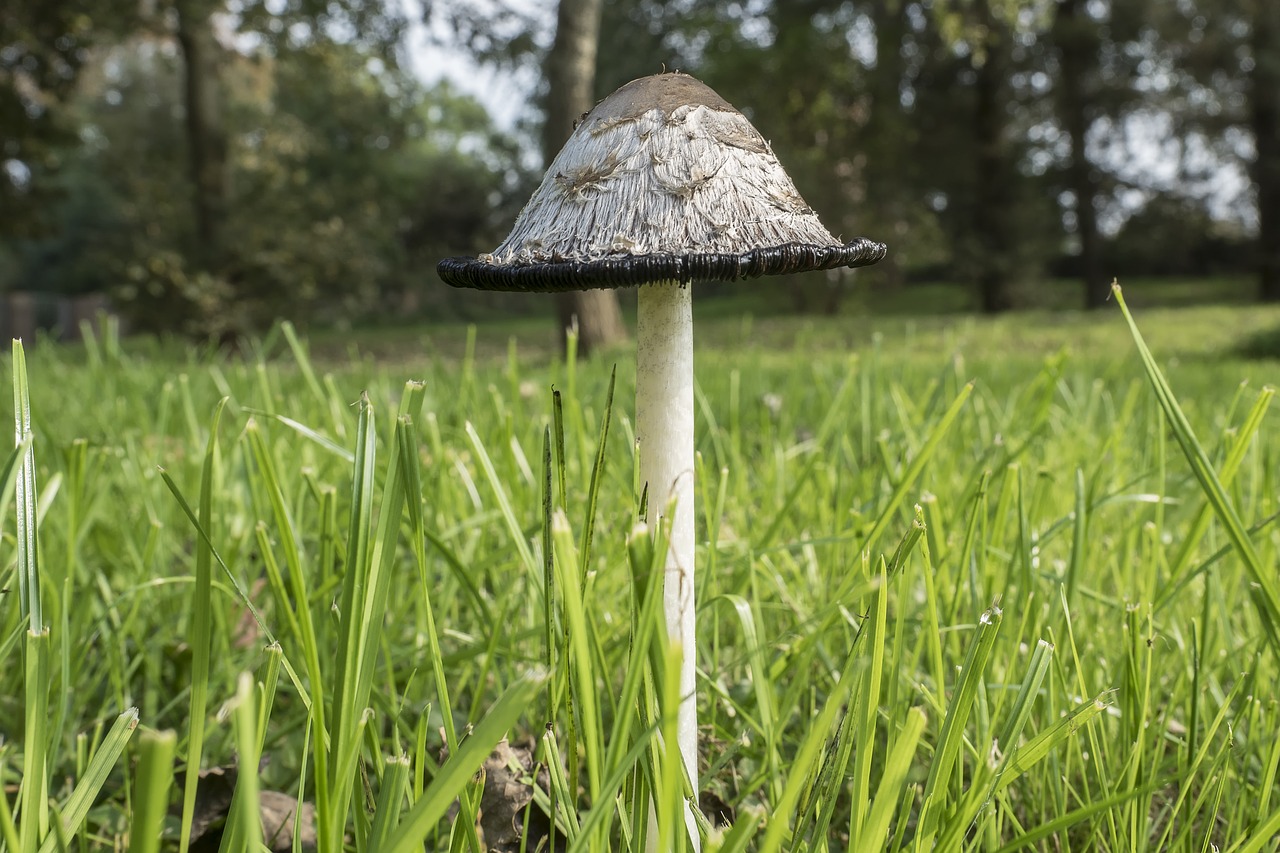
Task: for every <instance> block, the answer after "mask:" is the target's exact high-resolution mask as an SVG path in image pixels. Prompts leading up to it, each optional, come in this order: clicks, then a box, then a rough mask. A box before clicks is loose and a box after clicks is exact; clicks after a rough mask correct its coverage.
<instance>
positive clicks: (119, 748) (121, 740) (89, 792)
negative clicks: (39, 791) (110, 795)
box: [40, 708, 138, 853]
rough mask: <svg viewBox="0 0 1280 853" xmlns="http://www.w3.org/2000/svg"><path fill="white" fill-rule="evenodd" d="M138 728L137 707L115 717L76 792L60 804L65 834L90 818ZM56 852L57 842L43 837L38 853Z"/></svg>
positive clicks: (51, 836) (53, 838) (50, 837)
mask: <svg viewBox="0 0 1280 853" xmlns="http://www.w3.org/2000/svg"><path fill="white" fill-rule="evenodd" d="M137 727H138V709H137V708H130V709H129V710H127V711H125V712H124V713H123V714H121V715H120V716H118V717H116V721H115V723H114V724H113V725H112V726H111V731H109V732H108V733H107V735H106V737H104V738H103V739H102V743H101V744H99V745H98V749H97V751H95V752H94V754H93V758H92V759H91V760H90V761H89V766H88V767H86V768H85V771H84V774H83V775H82V776H81V777H80V781H79V782H78V783H77V784H76V787H75V790H74V791H72V792H71V796H70V797H68V798H67V801H66V802H65V803H63V804H62V815H61V821H62V827H63V829H64V830H65V831H66V832H68V833H72V832H76V831H77V830H78V828H79V827H80V824H82V823H83V822H84V819H85V818H86V817H88V816H89V809H90V808H91V807H92V806H93V803H94V801H95V800H96V799H97V798H98V794H99V793H100V792H101V791H102V788H103V786H104V785H106V783H107V780H108V779H109V778H110V777H111V773H112V770H113V769H114V768H115V766H116V762H118V761H119V760H120V756H121V755H122V754H124V749H125V747H126V746H127V745H128V744H129V738H130V737H132V736H133V730H134V729H136V728H137ZM57 849H58V840H57V838H56V837H55V836H53V835H50V836H48V837H47V838H45V840H44V844H42V845H41V846H40V853H53V851H54V850H57Z"/></svg>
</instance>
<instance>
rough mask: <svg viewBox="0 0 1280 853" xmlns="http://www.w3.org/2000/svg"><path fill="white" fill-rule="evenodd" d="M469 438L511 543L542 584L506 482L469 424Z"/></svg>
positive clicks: (531, 572) (536, 579)
mask: <svg viewBox="0 0 1280 853" xmlns="http://www.w3.org/2000/svg"><path fill="white" fill-rule="evenodd" d="M466 432H467V438H468V439H469V440H470V442H471V449H472V450H474V451H475V454H476V460H477V461H478V462H479V464H480V470H481V471H483V472H484V476H485V479H486V480H487V481H488V483H489V487H490V488H491V489H492V490H493V494H494V497H495V498H496V499H497V501H498V509H499V510H500V511H501V512H502V518H503V520H504V521H505V522H506V523H507V532H508V533H510V535H511V543H512V545H513V546H514V547H515V549H516V553H517V554H518V555H519V556H520V563H521V565H523V566H524V568H525V570H526V571H528V572H529V577H530V578H532V579H534V580H535V582H537V583H539V584H540V583H541V580H540V578H541V572H540V571H539V567H538V563H537V561H536V560H535V559H534V558H533V551H532V550H530V548H529V540H527V539H526V538H525V535H524V529H523V528H522V527H521V526H520V522H519V521H517V520H516V513H515V510H514V509H513V508H512V506H511V498H510V497H509V496H508V495H507V489H506V486H505V485H504V482H505V481H504V480H503V479H502V478H501V477H499V476H498V472H497V471H496V470H494V467H493V460H492V459H490V458H489V454H488V452H487V451H486V450H485V449H484V443H483V442H482V441H481V440H480V433H478V432H476V428H475V427H474V426H473V425H472V424H471V423H470V422H468V423H467V425H466Z"/></svg>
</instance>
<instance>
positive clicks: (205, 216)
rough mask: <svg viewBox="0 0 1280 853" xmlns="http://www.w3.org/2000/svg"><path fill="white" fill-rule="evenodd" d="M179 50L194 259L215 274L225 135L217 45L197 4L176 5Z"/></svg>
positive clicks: (220, 253) (223, 204) (223, 212)
mask: <svg viewBox="0 0 1280 853" xmlns="http://www.w3.org/2000/svg"><path fill="white" fill-rule="evenodd" d="M176 10H177V12H178V44H179V45H180V46H181V48H182V58H183V65H184V68H185V76H184V80H183V97H184V104H183V106H184V107H185V110H186V126H187V149H188V151H187V153H188V157H189V159H190V164H191V200H192V207H193V211H194V213H195V221H196V237H197V238H198V240H199V242H200V245H199V247H198V248H197V253H198V254H197V257H199V258H200V260H201V262H202V263H203V264H204V266H205V268H206V269H208V270H210V271H213V272H218V271H220V270H221V268H222V267H223V266H224V263H225V260H226V258H225V256H224V251H225V246H224V245H223V230H224V229H223V225H224V223H225V222H226V217H227V204H228V203H227V195H228V192H227V132H226V128H225V127H224V126H223V123H222V105H221V103H220V96H221V87H220V86H219V79H218V78H219V70H220V68H219V57H218V51H219V50H220V48H219V46H218V43H217V42H216V41H215V40H214V37H213V27H212V23H211V21H210V19H209V15H208V11H207V10H206V9H202V8H200V4H198V3H178V4H177V5H176Z"/></svg>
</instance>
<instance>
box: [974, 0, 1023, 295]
mask: <svg viewBox="0 0 1280 853" xmlns="http://www.w3.org/2000/svg"><path fill="white" fill-rule="evenodd" d="M976 9H977V12H978V14H979V15H980V16H981V21H982V23H983V25H984V27H985V28H986V32H987V35H986V37H985V39H984V43H983V48H984V51H983V52H984V56H983V57H982V62H981V65H979V66H978V68H977V69H976V71H977V79H976V83H975V86H976V92H975V95H976V105H975V109H974V121H973V124H974V133H975V134H976V142H977V163H976V164H975V167H976V177H977V181H978V186H977V196H976V200H975V201H976V204H975V207H974V217H973V224H974V227H975V228H976V230H977V246H978V285H979V287H980V289H981V292H982V310H983V311H985V312H986V313H988V314H995V313H998V312H1001V311H1007V310H1008V309H1010V308H1012V307H1013V294H1012V291H1011V287H1010V284H1011V283H1010V275H1011V271H1012V268H1013V250H1014V245H1013V243H1014V240H1013V234H1012V225H1011V222H1012V220H1011V212H1010V211H1011V208H1012V206H1013V193H1012V186H1011V182H1012V175H1011V174H1010V165H1009V162H1008V160H1009V152H1008V150H1007V147H1008V146H1007V145H1006V144H1005V121H1006V119H1005V101H1004V98H1005V82H1006V81H1005V76H1006V70H1007V68H1006V66H1007V56H1006V54H1007V51H1008V50H1009V43H1008V33H1007V27H1006V25H1005V24H1004V22H1002V21H1000V20H999V19H998V18H997V17H996V16H995V15H993V14H992V13H991V8H990V6H989V5H988V3H987V0H979V2H978V3H977V4H976Z"/></svg>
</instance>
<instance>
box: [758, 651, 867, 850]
mask: <svg viewBox="0 0 1280 853" xmlns="http://www.w3.org/2000/svg"><path fill="white" fill-rule="evenodd" d="M861 637H862V635H861V634H859V635H858V636H857V637H855V638H854V641H853V642H852V643H851V644H850V646H849V653H848V655H847V656H846V657H845V660H844V666H842V667H841V669H840V677H839V679H838V680H837V681H836V684H835V687H833V688H832V690H831V692H830V693H829V694H828V695H827V699H826V702H825V704H824V705H823V707H822V711H821V712H819V714H818V716H817V717H816V718H815V719H814V721H813V725H812V726H811V727H810V728H809V731H808V732H807V733H806V734H805V737H804V740H803V741H801V743H800V748H799V749H798V750H797V752H796V757H795V760H794V761H793V762H792V763H791V766H790V767H789V768H788V770H789V773H788V775H787V784H786V787H784V788H783V791H782V797H781V799H780V800H779V801H778V803H777V805H776V806H774V808H773V812H772V813H771V814H770V815H769V823H768V826H767V827H766V829H765V836H764V839H763V840H762V841H761V842H760V848H759V849H760V851H761V853H776V851H778V850H781V849H782V848H783V844H784V842H785V841H786V835H787V831H788V829H789V828H790V825H791V817H792V814H793V813H794V812H795V809H796V806H797V805H798V804H799V802H800V798H801V796H803V794H804V792H805V789H806V787H807V785H806V781H807V780H808V778H809V776H810V774H811V773H812V772H813V769H814V767H815V766H816V765H817V762H818V759H819V757H820V755H821V753H822V750H823V746H824V745H825V743H826V740H827V737H828V735H829V733H830V732H831V728H832V726H833V725H834V724H835V721H836V717H837V716H838V715H839V713H840V709H841V707H842V706H843V705H844V702H845V700H846V698H847V697H848V695H849V691H850V690H852V689H853V683H854V680H855V679H856V678H857V656H858V654H859V653H860V650H861V643H860V642H859V640H860V639H861Z"/></svg>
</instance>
